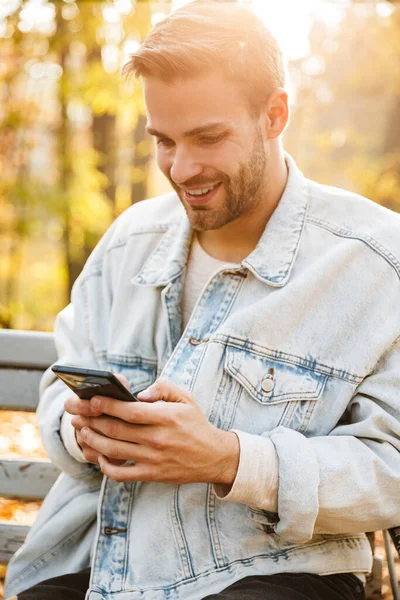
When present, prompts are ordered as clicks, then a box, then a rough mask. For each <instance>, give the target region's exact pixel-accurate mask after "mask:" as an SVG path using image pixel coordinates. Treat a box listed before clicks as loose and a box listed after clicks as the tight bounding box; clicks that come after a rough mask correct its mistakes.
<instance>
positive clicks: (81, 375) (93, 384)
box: [52, 365, 139, 402]
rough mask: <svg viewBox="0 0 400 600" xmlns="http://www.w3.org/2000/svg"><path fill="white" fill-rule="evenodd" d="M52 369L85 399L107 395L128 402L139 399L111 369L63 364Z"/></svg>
mask: <svg viewBox="0 0 400 600" xmlns="http://www.w3.org/2000/svg"><path fill="white" fill-rule="evenodd" d="M52 371H53V372H54V373H55V375H57V377H59V378H60V379H62V381H63V382H64V383H65V384H66V385H67V386H68V387H69V388H70V389H71V390H73V392H74V393H75V394H76V395H77V396H79V398H82V399H84V400H90V398H92V397H93V396H107V397H109V398H114V399H116V400H124V401H127V402H138V401H139V400H138V398H137V397H136V396H135V395H134V394H131V392H130V391H129V390H127V388H126V387H124V385H123V384H122V383H121V382H120V381H119V380H118V379H117V378H116V377H115V375H114V373H112V372H111V371H100V370H96V369H82V368H80V367H67V366H63V365H54V367H52Z"/></svg>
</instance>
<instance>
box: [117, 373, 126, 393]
mask: <svg viewBox="0 0 400 600" xmlns="http://www.w3.org/2000/svg"><path fill="white" fill-rule="evenodd" d="M114 375H115V377H116V378H117V379H119V380H120V382H121V383H122V384H123V385H124V386H125V387H126V389H128V390H129V389H130V385H129V381H128V380H127V378H126V377H125V375H122V373H114Z"/></svg>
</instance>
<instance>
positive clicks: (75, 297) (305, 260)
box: [6, 156, 400, 600]
mask: <svg viewBox="0 0 400 600" xmlns="http://www.w3.org/2000/svg"><path fill="white" fill-rule="evenodd" d="M287 162H288V166H289V179H288V183H287V186H286V189H285V192H284V194H283V196H282V198H281V200H280V202H279V204H278V206H277V208H276V210H275V211H274V213H273V215H272V217H271V218H270V220H269V222H268V224H267V226H266V228H265V231H264V233H263V235H262V237H261V238H260V240H259V243H258V245H257V247H256V248H255V249H254V251H253V252H252V253H251V254H250V255H249V256H247V258H245V259H244V260H243V261H242V263H241V264H238V265H237V266H236V267H234V268H229V269H226V268H221V269H220V270H219V271H218V272H216V273H215V274H214V275H213V276H212V277H210V279H209V281H208V282H207V284H206V286H205V287H204V289H203V291H202V293H201V295H200V297H199V299H198V301H197V304H196V306H195V308H194V310H193V313H192V316H191V318H190V320H189V322H188V324H187V326H186V328H185V330H184V331H182V327H181V292H182V283H183V279H184V275H185V264H186V259H187V255H188V251H189V248H190V243H191V236H192V230H191V228H190V225H189V221H188V219H187V217H186V214H185V212H184V210H183V208H182V206H181V203H180V201H179V199H178V198H177V196H176V195H175V193H170V194H167V195H164V196H161V197H158V198H155V199H152V200H148V201H144V202H141V203H139V204H136V205H134V206H132V207H130V208H129V209H128V210H127V211H126V212H125V213H123V214H122V215H121V216H120V217H119V218H118V219H117V220H116V221H115V222H114V224H113V225H112V227H111V228H110V229H109V230H108V231H107V233H106V234H105V236H104V237H103V239H102V240H101V241H100V243H99V244H98V246H97V247H96V249H95V250H94V252H93V253H92V255H91V257H90V258H89V260H88V262H87V264H86V265H85V267H84V269H83V272H82V273H81V275H80V276H79V278H78V280H77V281H76V283H75V285H74V288H73V292H72V302H71V304H70V305H69V306H68V307H67V308H66V309H65V310H64V311H62V312H61V313H60V315H59V316H58V318H57V321H56V345H57V349H58V353H59V360H58V362H59V363H61V364H73V365H82V366H86V367H94V368H101V369H111V370H113V371H114V372H117V373H123V374H124V375H126V377H127V378H128V380H129V382H130V386H131V390H132V391H133V392H136V391H138V390H142V389H144V388H146V387H147V386H148V385H149V384H151V383H152V382H154V380H155V379H156V378H157V377H159V376H161V375H162V376H163V377H165V378H167V379H169V380H171V381H172V382H174V383H175V384H177V385H179V386H182V387H183V388H185V389H187V390H189V391H190V392H191V393H192V394H193V396H194V397H195V399H196V401H197V402H198V404H199V406H200V407H201V408H202V410H203V412H204V414H205V415H206V416H207V418H208V419H209V421H210V422H211V423H213V424H214V425H215V426H216V427H219V428H221V429H225V430H229V429H236V430H239V431H243V432H246V433H248V434H252V435H254V436H259V438H260V439H262V438H264V439H265V440H267V439H268V438H269V439H270V440H272V442H273V444H274V446H275V449H276V451H277V454H278V459H279V492H278V511H277V512H276V513H271V512H268V511H264V510H261V509H260V508H259V507H257V506H251V505H246V504H243V503H238V502H230V501H224V500H222V499H220V498H218V497H217V496H216V494H215V493H214V491H213V487H212V485H210V484H205V483H204V484H199V483H196V484H185V485H172V484H163V483H153V482H147V483H141V482H134V483H131V482H128V483H126V482H123V483H117V482H115V481H113V480H111V479H109V478H107V477H103V476H102V474H101V472H99V469H98V467H97V466H95V465H91V464H84V463H79V462H77V461H76V460H75V459H73V458H72V457H71V456H70V455H69V454H68V453H67V452H66V450H65V447H64V446H63V444H62V441H61V438H60V421H61V418H62V415H63V410H64V409H63V403H64V399H65V398H66V396H68V395H69V394H70V392H69V391H68V390H66V388H65V386H64V384H63V383H61V382H59V381H57V382H53V380H52V376H51V375H50V374H49V373H46V374H45V376H44V378H43V380H42V388H43V393H42V396H41V401H40V404H39V408H38V418H39V425H40V429H41V434H42V437H43V441H44V445H45V448H46V450H47V452H48V455H49V457H50V458H51V460H52V461H53V462H54V464H56V465H57V466H58V467H59V468H60V469H61V470H62V472H63V473H62V475H61V476H60V478H59V479H58V481H57V482H56V484H55V485H54V486H53V488H52V489H51V491H50V492H49V494H48V496H47V497H46V499H45V501H44V504H43V506H42V508H41V510H40V513H39V516H38V519H37V521H36V523H35V525H34V526H33V528H32V530H31V532H30V534H29V536H28V538H27V540H26V542H25V544H24V545H23V546H22V548H21V549H20V550H19V551H18V552H17V553H16V555H15V556H14V558H13V559H12V561H11V563H10V566H9V571H8V576H7V582H6V593H8V594H9V595H12V594H17V593H18V592H19V591H20V590H22V589H25V588H27V587H29V586H31V585H33V584H34V583H35V582H37V581H40V580H43V579H46V578H48V577H51V576H55V575H58V574H61V573H67V572H71V571H77V570H79V569H81V568H84V567H87V566H89V565H90V566H91V568H92V572H91V581H90V589H89V590H88V592H87V595H86V600H101V599H104V600H114V599H115V600H128V599H129V600H136V599H139V598H140V599H142V600H167V599H168V600H182V599H185V600H199V599H200V598H203V597H204V596H206V595H207V594H211V593H215V592H218V591H220V590H222V589H224V588H225V587H227V586H228V585H230V584H232V583H233V582H234V581H236V580H238V579H241V578H243V577H246V576H248V575H260V574H272V573H277V572H309V573H318V574H329V573H338V572H355V571H358V572H368V571H369V570H370V568H371V552H370V546H369V543H368V541H367V539H366V536H365V534H364V532H365V531H371V530H376V529H381V528H386V527H391V526H394V525H398V524H399V523H400V454H399V449H400V281H399V279H400V216H399V215H397V214H395V213H393V212H391V211H389V210H387V209H385V208H382V207H381V206H378V205H376V204H374V203H373V202H371V201H369V200H367V199H365V198H362V197H360V196H357V195H355V194H352V193H348V192H345V191H343V190H339V189H336V188H332V187H328V186H324V185H320V184H317V183H315V182H313V181H310V180H307V179H306V178H305V177H304V176H303V175H302V174H301V172H300V171H299V170H298V168H297V167H296V165H295V163H294V161H293V159H291V158H290V157H289V156H287ZM266 380H268V383H267V384H265V382H266Z"/></svg>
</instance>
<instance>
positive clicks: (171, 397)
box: [138, 379, 195, 404]
mask: <svg viewBox="0 0 400 600" xmlns="http://www.w3.org/2000/svg"><path fill="white" fill-rule="evenodd" d="M138 398H139V400H142V401H144V402H157V401H158V400H164V402H182V403H184V404H195V401H194V398H193V396H192V394H191V393H190V392H188V391H187V390H184V389H183V388H180V387H179V386H177V385H175V384H174V383H171V382H170V381H168V379H157V381H156V382H155V383H153V384H152V385H151V386H150V387H148V388H147V389H146V390H143V391H142V392H139V394H138Z"/></svg>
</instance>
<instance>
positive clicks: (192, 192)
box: [188, 184, 218, 196]
mask: <svg viewBox="0 0 400 600" xmlns="http://www.w3.org/2000/svg"><path fill="white" fill-rule="evenodd" d="M217 185H218V184H215V185H213V186H212V187H209V188H203V189H200V190H190V192H189V191H188V194H190V196H202V195H203V194H207V193H208V192H211V190H213V189H214V188H215V187H216V186H217Z"/></svg>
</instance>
